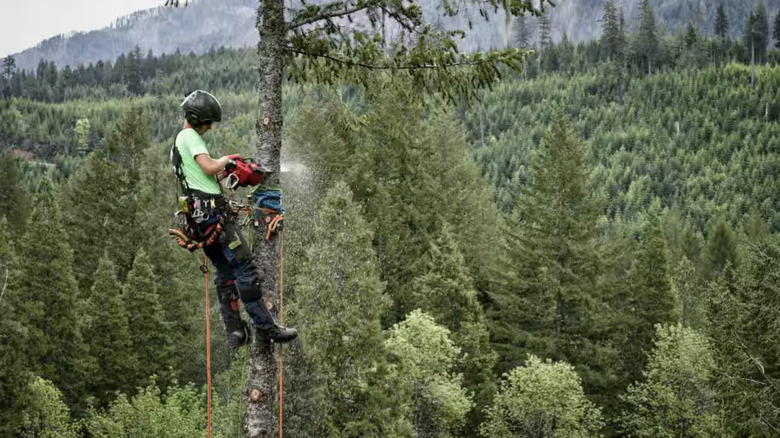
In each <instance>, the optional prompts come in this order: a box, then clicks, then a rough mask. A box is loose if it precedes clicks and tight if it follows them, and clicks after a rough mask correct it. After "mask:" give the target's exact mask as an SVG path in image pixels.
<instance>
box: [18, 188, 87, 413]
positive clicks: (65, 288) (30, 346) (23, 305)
mask: <svg viewBox="0 0 780 438" xmlns="http://www.w3.org/2000/svg"><path fill="white" fill-rule="evenodd" d="M57 196H58V192H57V190H56V188H55V187H54V186H53V184H52V182H51V180H49V179H48V178H44V179H43V180H42V181H41V184H40V186H39V187H38V191H37V193H36V195H35V200H34V202H33V211H32V213H31V215H30V219H29V221H28V223H27V226H26V231H25V233H24V235H23V236H22V238H21V239H20V241H19V244H18V247H17V252H16V254H17V256H16V257H14V258H13V259H12V260H13V263H14V264H13V266H12V269H11V278H10V280H9V284H8V290H7V291H6V295H5V297H4V300H5V299H7V300H8V301H9V305H10V306H11V308H13V309H14V313H13V314H12V315H9V317H10V319H11V320H12V321H15V323H16V324H19V325H20V326H21V327H23V328H24V330H25V331H26V333H27V341H26V343H25V346H24V348H23V351H24V354H25V356H26V359H27V361H29V362H28V363H29V364H30V370H31V371H33V372H34V373H36V374H37V375H39V376H41V377H43V378H45V379H47V380H50V381H51V382H53V383H54V384H55V385H56V387H57V388H58V389H60V390H61V391H62V392H63V393H64V394H65V399H66V402H68V404H69V405H70V406H71V408H74V407H76V408H78V407H83V403H84V402H85V400H84V392H83V391H84V385H85V383H86V376H87V375H88V374H87V371H88V370H89V369H90V364H89V362H88V360H87V356H86V346H85V345H84V342H83V339H82V336H81V325H82V324H81V323H80V319H79V317H78V315H79V311H80V310H81V309H80V301H79V294H78V287H77V285H76V281H75V279H74V278H73V274H72V271H71V269H72V268H71V266H72V261H73V255H72V252H71V250H70V248H68V246H67V245H66V244H65V242H64V241H63V240H62V235H63V230H62V223H61V217H60V211H59V207H58V205H57Z"/></svg>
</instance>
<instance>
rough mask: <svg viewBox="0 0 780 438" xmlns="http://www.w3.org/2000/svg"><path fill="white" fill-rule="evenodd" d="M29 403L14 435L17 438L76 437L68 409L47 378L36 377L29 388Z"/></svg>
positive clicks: (75, 430)
mask: <svg viewBox="0 0 780 438" xmlns="http://www.w3.org/2000/svg"><path fill="white" fill-rule="evenodd" d="M29 391H30V398H31V403H30V407H29V408H28V409H26V410H25V412H24V415H23V417H22V425H21V426H20V427H19V429H18V433H17V434H16V435H15V436H17V437H19V438H28V437H29V438H33V437H34V438H77V437H78V436H79V435H78V433H77V428H76V426H75V425H74V424H73V423H72V422H71V419H70V411H69V410H68V407H67V406H65V403H64V402H63V401H62V394H61V393H60V391H59V390H58V389H57V388H56V387H55V386H54V385H53V384H52V383H51V382H50V381H48V380H45V379H43V378H41V377H37V378H36V379H35V380H34V381H33V382H32V384H31V385H30V388H29Z"/></svg>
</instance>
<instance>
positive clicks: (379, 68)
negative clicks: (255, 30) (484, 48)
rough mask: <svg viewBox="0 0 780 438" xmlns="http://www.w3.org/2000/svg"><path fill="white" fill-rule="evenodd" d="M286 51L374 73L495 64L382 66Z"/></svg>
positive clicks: (463, 62) (482, 61)
mask: <svg viewBox="0 0 780 438" xmlns="http://www.w3.org/2000/svg"><path fill="white" fill-rule="evenodd" d="M286 50H287V51H288V52H290V53H294V54H297V55H302V56H306V57H310V58H321V59H327V60H329V61H333V62H336V63H339V64H341V65H345V66H349V67H359V68H364V69H366V70H372V71H386V70H393V71H409V70H425V69H428V70H431V69H439V68H448V67H468V66H474V65H480V64H485V63H493V62H494V61H492V60H490V59H482V60H479V61H475V60H467V61H455V62H452V63H450V64H413V65H381V64H368V63H365V62H360V61H351V60H349V59H343V58H339V57H336V56H332V55H328V54H325V53H309V52H306V51H305V50H301V49H296V48H293V47H288V48H287V49H286Z"/></svg>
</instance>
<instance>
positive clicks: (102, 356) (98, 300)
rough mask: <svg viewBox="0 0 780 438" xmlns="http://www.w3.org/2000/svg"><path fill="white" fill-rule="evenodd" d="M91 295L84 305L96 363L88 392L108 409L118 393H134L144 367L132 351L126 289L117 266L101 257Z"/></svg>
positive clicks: (86, 337) (88, 340)
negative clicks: (124, 296)
mask: <svg viewBox="0 0 780 438" xmlns="http://www.w3.org/2000/svg"><path fill="white" fill-rule="evenodd" d="M93 278H94V282H93V283H92V288H91V291H90V292H91V293H90V294H89V297H88V298H87V301H86V303H85V305H84V313H85V315H86V320H87V321H86V323H85V327H84V329H83V336H84V341H85V343H86V345H87V348H88V351H89V355H90V356H91V358H92V360H94V361H95V364H96V368H95V369H94V370H92V373H91V375H92V377H91V378H90V379H89V382H88V386H87V391H88V392H89V394H90V395H91V396H93V397H95V398H96V400H97V406H100V407H104V406H107V405H108V403H109V402H110V401H112V400H113V399H114V397H115V395H116V394H115V393H116V392H124V393H129V392H130V391H132V390H134V389H135V387H134V386H133V384H134V383H136V382H135V381H133V380H132V375H133V373H135V372H136V370H137V369H139V368H140V364H139V363H138V360H137V358H136V351H135V350H133V349H132V343H131V341H130V332H129V328H128V315H127V310H126V308H125V302H124V300H123V299H122V286H121V285H120V284H119V282H118V281H117V280H116V277H115V276H114V265H113V263H111V261H110V260H109V259H108V258H106V256H103V257H101V259H100V261H99V262H98V267H97V270H96V271H95V273H94V277H93Z"/></svg>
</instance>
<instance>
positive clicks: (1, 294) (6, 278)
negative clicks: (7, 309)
mask: <svg viewBox="0 0 780 438" xmlns="http://www.w3.org/2000/svg"><path fill="white" fill-rule="evenodd" d="M6 286H8V266H6V267H5V280H4V281H3V290H2V291H0V302H2V301H3V295H5V288H6Z"/></svg>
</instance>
